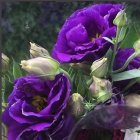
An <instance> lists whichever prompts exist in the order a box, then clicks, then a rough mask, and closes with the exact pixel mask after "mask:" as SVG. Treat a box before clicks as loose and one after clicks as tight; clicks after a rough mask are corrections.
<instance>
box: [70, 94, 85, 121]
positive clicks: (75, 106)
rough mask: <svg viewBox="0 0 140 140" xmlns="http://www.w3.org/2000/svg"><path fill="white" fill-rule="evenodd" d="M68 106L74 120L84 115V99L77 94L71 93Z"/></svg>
mask: <svg viewBox="0 0 140 140" xmlns="http://www.w3.org/2000/svg"><path fill="white" fill-rule="evenodd" d="M68 106H69V108H70V112H71V114H72V115H73V116H74V117H75V118H77V117H80V116H81V115H83V114H84V111H85V110H84V99H83V97H82V96H81V95H80V94H79V93H73V94H72V95H71V97H70V100H69V104H68Z"/></svg>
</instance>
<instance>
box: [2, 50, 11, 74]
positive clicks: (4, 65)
mask: <svg viewBox="0 0 140 140" xmlns="http://www.w3.org/2000/svg"><path fill="white" fill-rule="evenodd" d="M8 66H9V58H8V57H7V56H6V55H5V54H4V53H2V72H5V71H7V70H8Z"/></svg>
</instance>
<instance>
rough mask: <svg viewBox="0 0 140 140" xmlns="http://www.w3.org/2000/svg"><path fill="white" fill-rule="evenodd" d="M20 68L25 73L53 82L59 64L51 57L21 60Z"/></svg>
mask: <svg viewBox="0 0 140 140" xmlns="http://www.w3.org/2000/svg"><path fill="white" fill-rule="evenodd" d="M21 66H22V68H23V69H24V70H25V71H27V72H29V73H31V74H36V75H38V76H43V77H45V78H47V79H50V80H53V79H54V78H55V76H56V75H57V74H58V73H59V66H60V64H59V63H58V62H57V61H56V60H54V59H53V58H51V57H47V58H43V57H36V58H33V59H29V60H22V61H21Z"/></svg>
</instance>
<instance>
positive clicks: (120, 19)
mask: <svg viewBox="0 0 140 140" xmlns="http://www.w3.org/2000/svg"><path fill="white" fill-rule="evenodd" d="M113 23H114V24H115V25H117V26H118V27H123V26H125V25H126V24H127V17H126V13H125V12H124V10H121V11H120V12H119V13H118V14H117V16H116V17H115V19H114V20H113Z"/></svg>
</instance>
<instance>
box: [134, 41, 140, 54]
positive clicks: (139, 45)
mask: <svg viewBox="0 0 140 140" xmlns="http://www.w3.org/2000/svg"><path fill="white" fill-rule="evenodd" d="M133 47H134V49H135V52H136V53H138V54H140V39H139V40H137V41H136V42H135V43H134V45H133Z"/></svg>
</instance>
